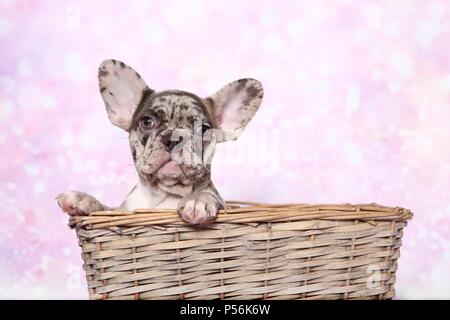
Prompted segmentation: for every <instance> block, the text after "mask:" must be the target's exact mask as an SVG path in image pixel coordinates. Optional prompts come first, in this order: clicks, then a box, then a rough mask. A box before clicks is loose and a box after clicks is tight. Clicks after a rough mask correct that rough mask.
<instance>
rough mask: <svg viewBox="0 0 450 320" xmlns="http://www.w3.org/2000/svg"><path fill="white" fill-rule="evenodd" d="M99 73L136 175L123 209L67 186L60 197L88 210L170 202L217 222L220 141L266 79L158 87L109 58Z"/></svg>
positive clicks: (248, 113)
mask: <svg viewBox="0 0 450 320" xmlns="http://www.w3.org/2000/svg"><path fill="white" fill-rule="evenodd" d="M98 79H99V86H100V92H101V95H102V97H103V100H104V102H105V105H106V110H107V112H108V117H109V120H110V121H111V122H112V124H114V125H116V126H118V127H120V128H122V129H123V130H125V131H127V132H128V133H129V140H130V147H131V153H132V156H133V159H134V163H135V166H136V170H137V172H138V175H139V182H138V183H137V185H136V186H135V187H134V188H133V190H131V192H130V193H129V195H128V196H127V198H126V199H125V201H124V202H123V203H122V204H121V205H120V206H119V207H118V208H111V207H108V206H105V205H104V204H102V203H101V202H100V201H98V200H97V199H96V198H94V197H93V196H90V195H88V194H86V193H84V192H78V191H68V192H65V193H62V194H60V195H59V196H58V197H57V200H58V204H59V206H60V207H61V208H62V210H63V211H65V212H67V213H68V214H70V215H86V214H89V213H90V212H93V211H102V210H129V211H133V210H135V209H139V208H168V209H177V210H178V212H179V214H180V216H181V218H182V219H183V220H185V221H186V222H189V223H192V224H202V223H209V222H212V221H213V220H214V218H215V216H216V214H217V211H218V210H219V208H221V207H224V206H225V203H224V201H223V200H222V198H221V197H220V195H219V193H218V192H217V190H216V189H215V187H214V185H213V183H212V181H211V166H210V164H211V158H212V155H213V153H214V149H215V145H216V143H219V142H223V141H226V140H235V139H237V138H238V137H239V135H240V134H241V132H242V131H243V130H244V128H245V127H246V126H247V124H248V123H249V121H250V120H251V119H252V117H253V116H254V115H255V113H256V111H257V110H258V108H259V106H260V104H261V101H262V98H263V88H262V86H261V83H260V82H259V81H257V80H254V79H241V80H237V81H235V82H232V83H229V84H228V85H226V86H225V87H223V88H222V89H220V90H219V91H218V92H216V93H215V94H213V95H212V96H209V97H207V98H201V97H199V96H197V95H195V94H193V93H189V92H185V91H180V90H166V91H155V90H153V89H151V88H150V87H148V86H147V84H146V83H145V82H144V80H143V79H142V78H141V76H140V75H139V74H138V73H137V72H136V71H134V70H133V69H132V68H131V67H129V66H127V65H126V64H124V63H123V62H120V61H117V60H106V61H104V62H103V63H102V64H101V65H100V67H99V70H98Z"/></svg>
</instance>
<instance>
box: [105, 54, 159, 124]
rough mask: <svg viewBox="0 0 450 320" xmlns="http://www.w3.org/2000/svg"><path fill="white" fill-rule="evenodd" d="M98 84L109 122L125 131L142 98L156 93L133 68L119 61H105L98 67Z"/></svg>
mask: <svg viewBox="0 0 450 320" xmlns="http://www.w3.org/2000/svg"><path fill="white" fill-rule="evenodd" d="M98 84H99V87H100V93H101V95H102V97H103V101H104V102H105V106H106V111H107V112H108V118H109V120H110V121H111V122H112V124H114V125H115V126H118V127H119V128H122V129H123V130H125V131H128V130H129V129H130V125H131V120H132V118H133V114H134V111H136V108H137V106H138V105H139V103H140V102H141V100H142V98H143V97H144V96H148V95H150V94H152V93H153V92H154V90H152V89H150V88H149V87H148V86H147V85H146V84H145V81H144V80H143V79H142V78H141V76H140V75H139V74H138V73H137V72H136V71H134V70H133V68H131V67H130V66H127V65H126V64H125V63H123V62H121V61H117V60H105V61H103V62H102V64H101V65H100V66H99V67H98Z"/></svg>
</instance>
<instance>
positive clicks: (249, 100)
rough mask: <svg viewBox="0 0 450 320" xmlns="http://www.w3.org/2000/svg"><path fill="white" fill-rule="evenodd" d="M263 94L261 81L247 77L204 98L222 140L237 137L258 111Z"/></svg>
mask: <svg viewBox="0 0 450 320" xmlns="http://www.w3.org/2000/svg"><path fill="white" fill-rule="evenodd" d="M263 95H264V91H263V87H262V84H261V82H259V81H258V80H255V79H249V78H247V79H240V80H237V81H234V82H231V83H229V84H227V85H226V86H225V87H223V88H222V89H220V90H219V91H218V92H216V93H215V94H213V95H212V96H209V97H208V98H206V99H204V102H205V105H206V107H207V108H208V110H209V113H210V116H211V117H212V118H213V119H212V120H213V121H214V122H215V127H216V128H218V129H220V130H221V131H222V136H223V139H221V140H222V141H226V140H236V139H237V138H238V137H239V135H240V134H241V133H242V131H244V129H245V127H246V126H247V124H248V123H249V122H250V120H251V119H252V118H253V116H254V115H255V113H256V111H258V108H259V106H260V105H261V101H262V98H263Z"/></svg>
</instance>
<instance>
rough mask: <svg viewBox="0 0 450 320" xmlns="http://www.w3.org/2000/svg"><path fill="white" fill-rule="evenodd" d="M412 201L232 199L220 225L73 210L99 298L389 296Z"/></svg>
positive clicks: (169, 215)
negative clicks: (359, 202)
mask: <svg viewBox="0 0 450 320" xmlns="http://www.w3.org/2000/svg"><path fill="white" fill-rule="evenodd" d="M411 218H412V214H411V212H410V211H409V210H406V209H403V208H398V207H396V208H390V207H383V206H379V205H376V204H369V205H349V204H344V205H299V204H286V205H261V204H254V203H231V205H230V208H229V209H228V210H226V211H224V210H222V211H221V212H220V213H219V215H218V218H217V220H216V222H215V223H213V224H211V225H206V226H202V227H194V226H190V225H188V224H186V223H184V222H182V221H181V220H180V219H179V217H178V215H177V213H176V212H175V211H174V210H137V211H136V212H135V213H131V212H116V211H114V212H95V213H92V214H90V215H89V216H81V217H80V216H75V217H71V219H70V223H69V225H70V226H71V227H73V228H75V229H76V232H77V235H78V238H79V241H80V246H81V248H82V256H83V259H84V269H85V270H86V275H87V281H88V289H89V297H90V298H91V299H388V298H393V297H394V295H395V291H394V283H395V272H396V270H397V259H398V257H399V255H400V253H399V250H400V246H401V238H402V229H403V228H404V227H405V226H406V224H407V222H406V221H407V220H408V219H411Z"/></svg>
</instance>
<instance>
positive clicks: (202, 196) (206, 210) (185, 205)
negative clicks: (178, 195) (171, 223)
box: [178, 192, 220, 224]
mask: <svg viewBox="0 0 450 320" xmlns="http://www.w3.org/2000/svg"><path fill="white" fill-rule="evenodd" d="M219 206H220V204H219V203H218V201H217V199H216V198H215V197H214V196H213V195H212V194H210V193H209V192H199V193H195V194H191V195H188V196H187V197H185V198H183V199H182V200H181V201H180V204H179V205H178V214H179V215H180V217H181V219H183V220H184V221H186V222H189V223H192V224H204V223H211V222H212V221H213V220H214V219H215V218H216V215H217V211H218V210H219Z"/></svg>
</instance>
